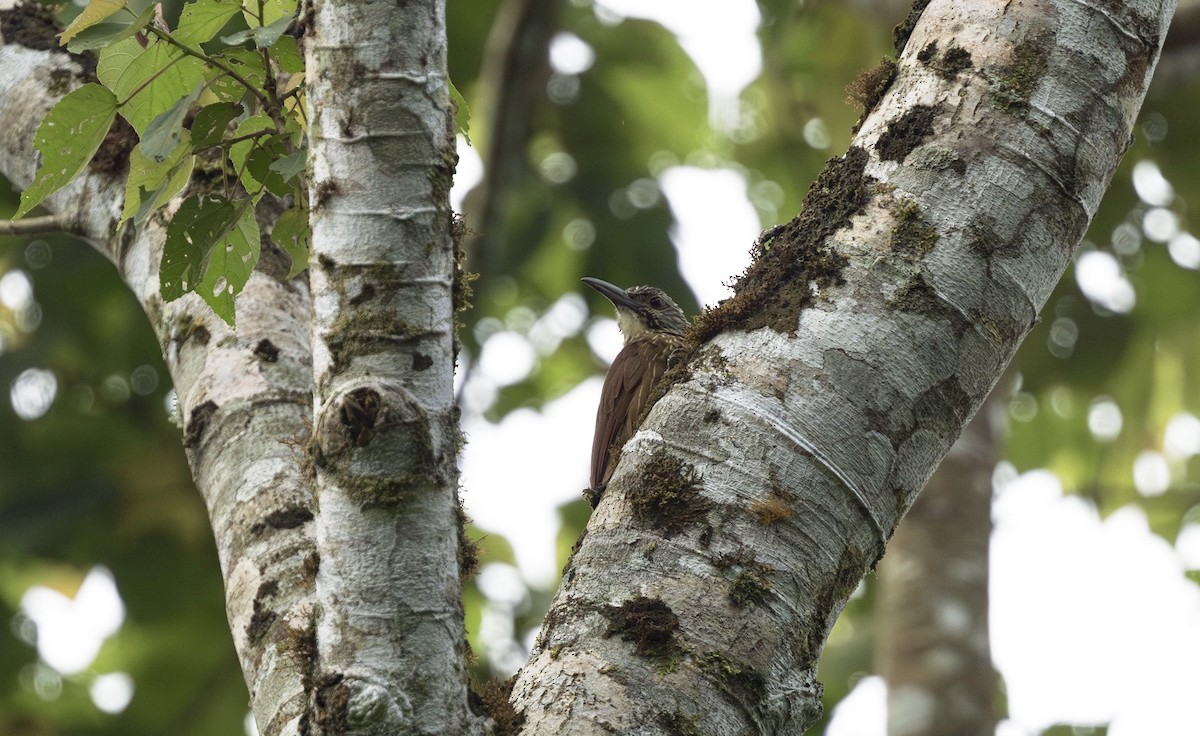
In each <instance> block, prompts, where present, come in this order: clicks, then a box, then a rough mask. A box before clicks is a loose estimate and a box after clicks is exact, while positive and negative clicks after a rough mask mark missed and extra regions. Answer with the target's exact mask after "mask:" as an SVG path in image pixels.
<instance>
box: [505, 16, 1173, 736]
mask: <svg viewBox="0 0 1200 736" xmlns="http://www.w3.org/2000/svg"><path fill="white" fill-rule="evenodd" d="M1172 8H1173V3H1172V2H1170V1H1169V0H1168V1H1167V2H1162V3H1160V2H1140V3H1138V2H1131V3H1103V4H1100V3H1097V4H1093V3H1089V2H1081V1H1080V0H1060V1H1058V2H1051V1H1047V2H1011V3H1003V4H1001V3H977V2H967V1H965V0H963V1H957V0H945V1H942V0H935V1H934V2H932V3H930V5H929V6H928V8H927V9H926V10H925V11H924V15H923V17H922V19H921V22H920V23H919V24H918V25H917V26H916V29H915V31H914V32H913V34H912V37H911V38H910V40H909V41H908V45H907V47H906V49H905V50H904V52H903V54H902V56H901V58H900V61H899V73H898V76H897V78H896V80H895V82H894V83H893V84H892V86H891V88H890V90H889V91H888V93H887V94H886V95H885V96H884V97H883V99H882V100H881V101H880V103H879V104H878V105H877V106H876V107H875V109H874V110H873V111H872V112H871V114H870V115H869V116H868V117H867V119H866V120H865V121H864V124H863V126H862V129H861V130H860V132H859V134H858V136H857V137H856V139H855V141H854V146H855V148H852V149H851V152H850V153H848V154H847V156H846V158H845V159H844V160H843V161H842V163H841V164H839V166H837V167H834V168H835V169H836V171H837V173H836V175H831V182H827V183H831V184H832V185H833V186H832V188H833V189H834V190H835V191H836V189H837V185H841V184H844V183H846V182H848V181H850V179H852V178H853V177H854V176H857V175H861V176H863V177H867V178H866V179H864V180H863V181H861V182H859V183H861V184H864V185H865V187H866V191H867V192H868V193H869V201H868V203H867V204H866V205H865V207H864V209H863V211H862V212H861V213H860V214H857V215H855V216H853V217H851V218H850V220H849V223H848V225H846V226H844V227H841V228H840V229H838V230H837V231H836V232H835V233H834V234H833V235H832V236H831V237H830V238H829V242H830V243H831V244H832V246H833V247H834V248H835V249H836V250H837V251H838V252H840V253H841V254H843V255H844V256H845V257H846V258H847V259H848V263H847V265H846V266H845V268H843V269H842V270H841V273H840V275H841V277H842V278H844V283H842V284H840V285H836V286H833V287H831V288H828V289H826V290H825V291H824V292H823V293H822V294H821V295H820V298H819V300H818V304H817V305H816V306H814V307H812V308H809V309H806V310H804V311H803V312H802V313H801V314H800V315H799V318H798V320H797V321H796V322H794V323H792V326H794V327H795V334H794V335H788V334H783V333H782V332H780V331H775V330H773V329H771V328H763V329H758V330H754V331H750V332H739V331H726V332H724V333H723V334H721V335H719V336H718V337H716V338H715V339H713V340H712V341H711V342H710V343H708V344H707V345H706V346H704V347H703V348H701V350H700V353H699V356H698V358H697V359H696V360H694V361H693V363H692V364H691V366H690V368H691V372H690V375H689V376H688V377H687V378H686V379H685V380H683V381H682V382H680V383H678V384H676V385H675V386H674V387H673V388H672V389H671V390H670V391H669V393H667V395H666V396H665V397H664V398H663V399H662V400H661V401H660V402H659V403H658V404H657V406H656V407H655V408H654V410H653V411H652V413H651V414H650V416H649V417H648V418H647V420H646V422H645V424H644V425H643V427H642V429H641V431H640V432H639V433H638V434H637V435H635V437H634V438H633V440H632V441H631V442H630V443H629V444H628V445H627V446H626V447H625V450H624V453H623V456H622V457H623V459H622V462H621V464H620V466H619V468H618V470H617V472H616V475H615V476H614V478H613V481H612V483H611V484H610V485H609V487H608V491H607V493H606V496H605V499H604V501H603V502H602V503H601V505H600V507H599V508H598V509H597V512H596V514H595V515H594V517H593V518H592V521H591V523H590V524H589V527H588V530H587V536H586V539H585V540H584V542H583V544H582V545H581V546H580V548H579V550H578V552H577V553H576V555H575V558H574V560H573V562H572V564H571V565H570V567H569V569H568V571H567V575H566V578H565V580H564V582H563V586H562V588H561V590H560V591H559V594H558V596H557V597H556V599H555V601H554V603H553V605H552V607H551V611H550V614H549V617H548V619H547V623H546V626H545V627H544V629H543V633H542V637H541V640H540V641H539V643H538V646H537V648H536V649H535V651H534V653H533V656H532V659H531V661H530V663H529V665H528V666H527V667H526V668H525V669H524V670H523V671H522V672H521V674H520V677H519V679H518V681H517V684H516V687H515V690H514V699H515V702H516V703H517V705H518V707H519V708H521V709H523V710H524V712H525V715H526V717H527V719H528V721H527V726H526V728H525V730H524V731H523V733H525V734H593V733H603V732H609V731H612V730H616V731H618V732H624V733H639V734H654V733H678V732H681V729H684V730H683V732H689V731H686V729H688V728H692V729H696V731H697V732H700V733H771V734H790V733H799V732H801V731H802V730H803V729H804V728H805V727H806V726H807V725H809V724H810V723H811V722H812V721H813V719H814V716H815V714H816V713H817V712H818V709H819V708H820V692H821V688H820V685H819V684H818V683H817V682H816V675H815V672H816V663H817V659H818V657H819V656H820V652H821V648H822V644H823V642H824V640H825V637H826V634H827V633H828V630H829V627H830V626H831V625H832V623H833V621H834V619H835V618H836V616H837V614H838V612H839V611H840V610H841V608H842V606H843V604H844V602H845V600H846V598H847V596H848V595H849V594H850V592H851V591H852V590H853V588H854V587H855V585H856V584H857V582H858V581H859V579H861V577H862V576H863V574H864V573H865V572H866V571H867V570H868V569H869V568H870V567H872V566H873V565H874V564H875V562H876V561H877V560H878V558H879V557H880V555H881V554H882V552H883V545H884V543H885V541H886V539H887V538H888V537H889V536H890V534H891V532H892V530H893V529H894V528H895V525H896V523H897V521H898V520H899V518H900V516H901V515H902V514H903V513H904V511H905V510H906V509H907V508H908V507H909V506H910V505H911V504H912V502H913V500H914V498H915V497H916V494H917V492H918V491H919V489H920V488H921V487H922V486H923V485H924V483H925V480H926V479H927V478H928V476H929V474H930V473H931V472H932V471H933V468H934V466H935V465H936V464H937V462H938V460H939V459H940V458H941V457H942V456H943V454H944V453H945V452H946V450H947V449H948V448H949V447H950V445H951V444H952V443H953V441H954V439H955V437H957V435H958V433H959V432H960V430H961V428H962V426H963V424H964V423H965V422H966V421H967V419H968V418H969V417H970V416H971V415H972V414H973V413H974V411H975V409H976V408H977V407H978V406H979V404H980V403H981V402H982V401H983V398H984V397H985V396H986V395H987V393H988V392H989V390H990V389H991V388H992V385H993V383H994V382H995V381H996V380H997V377H998V376H999V375H1000V373H1001V371H1002V370H1003V368H1004V366H1005V364H1006V363H1007V362H1008V360H1009V359H1010V358H1011V356H1012V354H1013V353H1014V351H1015V350H1016V348H1017V345H1018V344H1019V342H1020V340H1021V339H1022V338H1023V337H1024V335H1025V334H1026V332H1027V331H1028V330H1029V328H1030V327H1031V326H1032V325H1033V324H1034V322H1035V321H1036V319H1037V313H1038V310H1039V309H1040V308H1041V307H1042V305H1043V304H1044V303H1045V301H1046V299H1047V297H1048V296H1049V294H1050V291H1051V289H1052V288H1053V286H1054V284H1055V283H1056V282H1057V281H1058V279H1059V277H1060V276H1061V274H1062V272H1063V270H1064V269H1065V268H1066V266H1067V264H1068V262H1069V260H1070V258H1071V255H1072V253H1073V250H1074V248H1075V246H1076V245H1077V243H1078V242H1079V239H1080V238H1081V237H1082V235H1083V233H1084V231H1085V229H1086V227H1087V225H1088V222H1089V221H1090V219H1091V217H1092V215H1093V214H1094V213H1095V211H1096V208H1097V206H1098V204H1099V201H1100V197H1101V195H1102V194H1103V192H1104V190H1105V188H1106V186H1107V184H1108V181H1109V178H1110V177H1111V175H1112V172H1113V170H1114V168H1115V167H1116V164H1117V162H1118V160H1119V159H1120V156H1121V154H1122V153H1123V152H1124V150H1125V148H1126V147H1127V145H1128V141H1129V139H1130V135H1131V130H1132V127H1133V123H1134V118H1135V116H1136V114H1137V111H1138V108H1139V106H1140V104H1141V101H1142V98H1143V95H1144V92H1145V88H1146V85H1147V83H1148V81H1149V78H1150V73H1151V71H1152V70H1153V67H1154V62H1155V60H1156V59H1157V55H1158V52H1159V47H1160V45H1161V41H1162V36H1163V33H1164V31H1165V28H1166V25H1167V22H1168V20H1169V18H1170V15H1171V10H1172ZM935 41H936V42H937V44H938V45H937V46H936V47H931V46H930V44H932V43H933V42H935ZM952 47H959V48H961V49H963V50H965V51H966V52H968V53H969V54H970V65H969V66H962V65H961V64H960V63H949V62H961V61H962V58H961V55H958V56H957V57H950V58H949V59H948V58H947V57H946V56H945V54H946V53H947V52H948V51H950V50H951V49H952ZM956 66H957V67H958V68H957V69H956V68H955V67H956ZM831 171H832V170H831ZM934 236H936V239H935V238H934ZM775 288H786V287H775ZM697 478H698V479H699V480H697ZM663 489H666V490H671V491H677V492H680V493H682V494H684V495H685V497H690V498H693V499H701V500H702V503H701V504H695V503H693V504H691V506H690V508H688V507H687V506H688V505H687V504H686V503H684V504H678V503H676V504H674V505H673V506H672V507H671V509H670V511H673V512H675V513H676V514H677V519H678V521H677V522H676V523H673V524H672V523H666V522H664V517H665V518H669V517H667V516H666V515H663V516H659V517H656V516H655V515H654V514H646V513H645V512H644V511H643V513H642V518H641V519H640V520H639V519H638V518H636V517H635V514H634V506H633V503H632V499H635V498H642V499H645V498H646V497H647V496H649V497H651V498H654V497H660V498H661V491H662V490H663ZM689 493H690V494H691V495H690V496H688V495H687V494H689ZM776 501H782V502H784V503H785V504H786V507H787V510H788V511H789V512H790V516H785V517H784V518H776V519H775V520H774V521H773V522H768V520H769V519H770V518H771V517H770V516H764V510H765V509H767V508H769V506H770V505H772V504H775V502H776ZM631 640H632V641H631Z"/></svg>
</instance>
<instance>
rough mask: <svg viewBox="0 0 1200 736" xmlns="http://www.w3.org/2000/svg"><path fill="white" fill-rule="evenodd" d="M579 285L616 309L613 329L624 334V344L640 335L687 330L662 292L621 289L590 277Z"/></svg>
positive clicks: (680, 313)
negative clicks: (585, 285)
mask: <svg viewBox="0 0 1200 736" xmlns="http://www.w3.org/2000/svg"><path fill="white" fill-rule="evenodd" d="M583 283H585V284H587V285H588V286H590V287H592V288H593V289H595V290H596V291H598V292H600V293H601V294H603V295H604V296H605V297H607V298H608V300H609V301H610V302H612V303H613V306H614V307H616V308H617V326H618V327H620V328H621V334H623V335H625V342H629V341H630V340H632V339H634V338H636V337H638V336H639V335H641V334H642V333H643V332H670V333H672V334H675V335H682V334H683V332H684V330H686V329H687V326H688V321H687V317H685V316H684V314H683V310H682V309H680V308H679V305H678V304H676V303H675V300H674V299H672V298H671V297H669V296H667V293H666V292H665V291H663V290H662V289H659V288H657V287H654V286H634V287H631V288H629V289H622V288H620V287H619V286H613V285H612V284H610V283H608V282H607V281H601V280H600V279H594V278H592V277H590V276H588V277H585V278H584V279H583Z"/></svg>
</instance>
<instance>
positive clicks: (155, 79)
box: [96, 38, 205, 136]
mask: <svg viewBox="0 0 1200 736" xmlns="http://www.w3.org/2000/svg"><path fill="white" fill-rule="evenodd" d="M204 72H205V67H204V62H202V61H200V60H199V59H196V58H194V57H191V56H184V55H183V52H182V51H180V50H179V49H176V48H174V47H172V46H169V45H168V44H166V43H165V42H162V41H154V40H152V41H151V42H150V44H149V45H148V46H147V47H146V48H145V49H143V48H142V45H141V44H140V43H138V42H137V39H133V38H128V39H125V40H124V41H121V42H120V43H116V44H113V45H112V46H109V47H107V48H105V49H104V50H102V51H101V52H100V61H99V63H98V64H97V65H96V76H97V77H98V78H99V79H100V82H101V83H102V84H103V85H104V86H105V87H108V88H109V89H110V90H112V91H113V94H115V95H116V96H117V100H118V101H122V103H123V104H120V105H119V110H120V113H121V116H122V117H124V118H125V119H126V120H128V121H129V123H130V125H132V126H133V128H134V130H136V131H137V132H138V135H139V136H141V135H142V132H143V131H144V130H145V129H146V126H147V125H149V124H150V121H151V120H153V119H154V118H156V117H158V116H159V115H161V114H162V113H164V112H166V110H167V109H168V108H170V107H171V105H174V104H175V103H176V102H177V101H178V100H179V98H180V97H183V96H184V95H186V94H187V93H188V92H191V91H192V90H193V89H194V88H195V87H196V85H197V84H199V83H200V82H201V80H203V79H204Z"/></svg>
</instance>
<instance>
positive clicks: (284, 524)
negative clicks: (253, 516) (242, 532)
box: [250, 506, 313, 535]
mask: <svg viewBox="0 0 1200 736" xmlns="http://www.w3.org/2000/svg"><path fill="white" fill-rule="evenodd" d="M312 520H313V513H312V511H311V510H309V509H306V508H304V507H303V506H287V507H285V508H282V509H276V510H274V511H272V512H271V513H269V514H267V515H266V516H264V517H263V519H262V521H259V522H255V524H254V525H253V526H251V527H250V533H251V534H255V535H258V534H262V533H263V532H265V531H266V530H267V529H295V528H296V527H298V526H301V525H302V524H307V523H308V522H310V521H312Z"/></svg>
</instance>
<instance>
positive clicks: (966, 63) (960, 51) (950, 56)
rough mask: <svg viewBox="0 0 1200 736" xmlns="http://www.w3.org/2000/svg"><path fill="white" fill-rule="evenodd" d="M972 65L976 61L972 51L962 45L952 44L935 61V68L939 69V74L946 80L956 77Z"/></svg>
mask: <svg viewBox="0 0 1200 736" xmlns="http://www.w3.org/2000/svg"><path fill="white" fill-rule="evenodd" d="M972 66H974V63H973V62H972V61H971V52H970V51H967V50H966V49H964V48H962V47H961V46H951V47H950V48H948V49H946V53H944V54H942V56H941V58H939V59H937V60H935V61H934V63H933V68H934V69H936V70H937V73H938V75H939V76H941V78H942V79H946V80H951V79H954V78H955V77H956V76H958V73H959V72H961V71H963V70H964V69H970V68H971V67H972Z"/></svg>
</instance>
